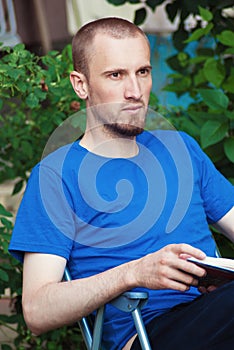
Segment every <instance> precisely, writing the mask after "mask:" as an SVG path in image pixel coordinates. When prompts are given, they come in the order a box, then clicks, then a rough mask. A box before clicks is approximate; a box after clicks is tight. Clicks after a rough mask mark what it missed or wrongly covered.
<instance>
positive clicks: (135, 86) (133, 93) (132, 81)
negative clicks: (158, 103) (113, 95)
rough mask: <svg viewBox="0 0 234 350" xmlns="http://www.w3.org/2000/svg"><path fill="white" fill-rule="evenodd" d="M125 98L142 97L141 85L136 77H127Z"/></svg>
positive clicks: (135, 98) (137, 98)
mask: <svg viewBox="0 0 234 350" xmlns="http://www.w3.org/2000/svg"><path fill="white" fill-rule="evenodd" d="M124 94H125V96H124V97H125V98H126V99H127V100H129V99H133V100H139V99H140V98H141V97H142V92H141V86H140V83H139V81H138V79H137V77H129V78H128V79H126V81H125V91H124Z"/></svg>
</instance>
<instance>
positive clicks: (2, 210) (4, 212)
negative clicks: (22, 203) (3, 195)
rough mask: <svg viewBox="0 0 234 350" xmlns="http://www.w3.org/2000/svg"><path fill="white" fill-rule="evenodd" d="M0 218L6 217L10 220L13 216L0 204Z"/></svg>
mask: <svg viewBox="0 0 234 350" xmlns="http://www.w3.org/2000/svg"><path fill="white" fill-rule="evenodd" d="M0 216H7V217H9V218H11V217H12V216H13V215H12V214H11V213H10V212H9V211H7V210H6V209H5V208H4V206H3V205H2V204H1V203H0Z"/></svg>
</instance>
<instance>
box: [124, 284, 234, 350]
mask: <svg viewBox="0 0 234 350" xmlns="http://www.w3.org/2000/svg"><path fill="white" fill-rule="evenodd" d="M146 329H147V332H148V335H149V339H150V343H151V346H152V349H153V350H177V349H178V350H188V349H189V350H232V349H234V282H230V283H228V284H226V285H224V286H222V287H219V288H218V289H216V290H215V291H213V292H211V293H207V294H203V295H201V296H199V297H198V298H197V299H195V300H194V301H192V302H190V303H185V304H180V305H178V306H176V307H174V308H173V309H171V310H170V311H169V312H167V313H165V314H163V315H161V316H159V317H156V318H155V319H153V320H152V321H151V322H149V324H147V325H146ZM140 349H141V346H140V343H139V340H138V338H136V339H135V341H134V343H133V345H132V347H131V350H140Z"/></svg>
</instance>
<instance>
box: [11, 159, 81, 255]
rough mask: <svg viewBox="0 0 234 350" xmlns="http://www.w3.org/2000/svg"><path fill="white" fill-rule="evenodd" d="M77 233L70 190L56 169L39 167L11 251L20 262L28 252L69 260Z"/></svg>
mask: <svg viewBox="0 0 234 350" xmlns="http://www.w3.org/2000/svg"><path fill="white" fill-rule="evenodd" d="M74 230H75V225H74V220H73V211H72V208H71V200H69V191H68V190H67V189H66V186H65V184H64V183H63V181H62V180H61V177H60V176H59V175H58V174H56V172H55V171H54V170H53V169H50V168H49V167H46V166H45V167H42V166H40V165H39V164H38V165H37V166H36V167H35V168H34V169H33V171H32V173H31V175H30V178H29V180H28V183H27V187H26V190H25V193H24V196H23V199H22V201H21V204H20V207H19V210H18V213H17V216H16V221H15V225H14V229H13V232H12V237H11V241H10V245H9V252H10V253H11V254H12V255H13V256H14V257H15V258H17V259H18V260H20V261H23V257H24V253H25V252H34V253H44V254H54V255H59V256H62V257H64V258H65V259H69V255H70V251H71V247H72V244H73V239H72V237H73V234H74Z"/></svg>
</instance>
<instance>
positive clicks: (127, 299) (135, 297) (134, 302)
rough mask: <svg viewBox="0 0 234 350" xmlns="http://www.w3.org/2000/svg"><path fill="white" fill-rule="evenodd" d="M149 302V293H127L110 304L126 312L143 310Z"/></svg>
mask: <svg viewBox="0 0 234 350" xmlns="http://www.w3.org/2000/svg"><path fill="white" fill-rule="evenodd" d="M147 301H148V293H147V292H125V293H123V294H121V295H120V296H118V297H117V298H115V299H113V300H112V301H111V302H110V304H111V305H113V306H115V307H116V308H117V309H119V310H121V311H124V312H132V311H133V310H135V309H136V308H139V309H141V308H142V307H143V306H144V305H145V304H146V303H147Z"/></svg>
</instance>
